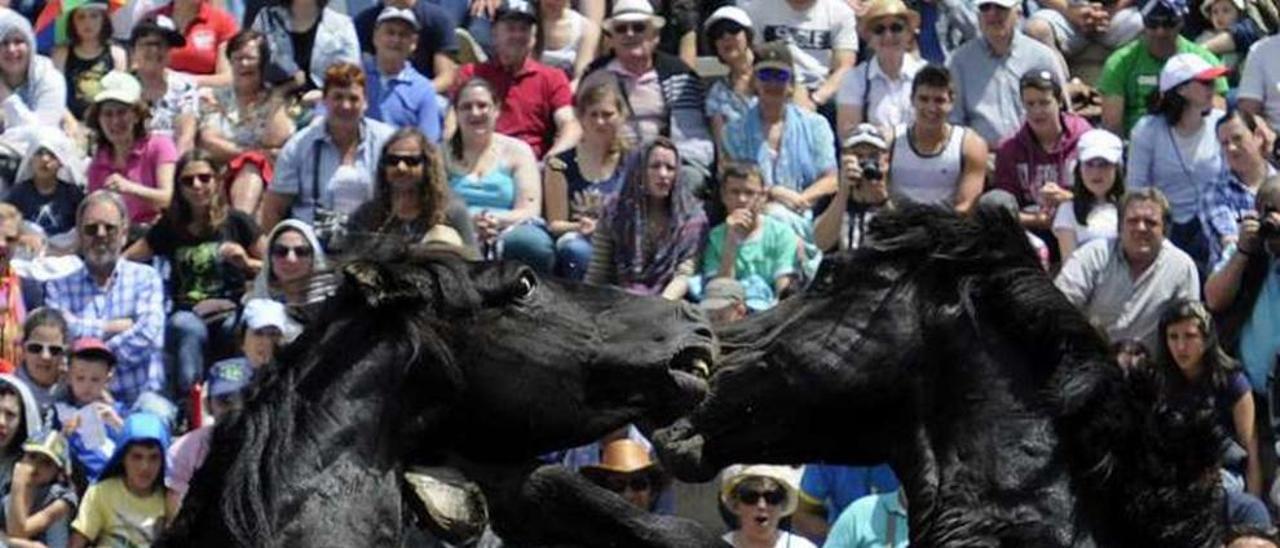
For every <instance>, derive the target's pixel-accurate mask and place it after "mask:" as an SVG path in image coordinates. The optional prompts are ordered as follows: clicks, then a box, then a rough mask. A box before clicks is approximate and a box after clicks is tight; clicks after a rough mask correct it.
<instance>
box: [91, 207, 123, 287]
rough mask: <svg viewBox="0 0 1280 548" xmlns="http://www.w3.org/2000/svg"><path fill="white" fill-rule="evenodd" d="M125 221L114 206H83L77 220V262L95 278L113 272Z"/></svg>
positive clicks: (120, 246) (121, 245) (120, 245)
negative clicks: (80, 261) (78, 253)
mask: <svg viewBox="0 0 1280 548" xmlns="http://www.w3.org/2000/svg"><path fill="white" fill-rule="evenodd" d="M127 229H128V226H127V221H126V219H125V217H124V214H123V212H122V211H120V210H119V209H117V208H116V206H115V204H113V203H111V202H109V201H106V200H96V201H94V202H92V203H90V204H89V205H87V206H85V208H84V213H83V215H82V217H81V219H80V224H79V236H80V258H81V259H82V260H83V261H84V263H85V266H86V267H88V268H89V270H90V271H91V272H92V273H94V274H95V277H103V278H105V275H109V274H110V273H111V272H113V271H114V270H115V265H116V261H117V260H119V258H120V250H121V249H122V248H123V247H124V239H125V236H126V234H125V232H126V231H127Z"/></svg>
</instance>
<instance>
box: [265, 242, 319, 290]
mask: <svg viewBox="0 0 1280 548" xmlns="http://www.w3.org/2000/svg"><path fill="white" fill-rule="evenodd" d="M276 246H284V247H287V248H290V249H289V253H288V254H287V255H285V256H283V257H280V256H276V255H275V252H274V248H275V247H276ZM271 247H272V248H273V252H272V257H271V272H272V274H274V275H275V278H276V281H277V282H279V283H281V284H288V283H292V282H296V281H298V280H301V279H303V278H305V277H307V276H309V275H310V274H311V269H312V258H313V256H314V253H313V254H309V255H307V256H305V257H300V256H298V253H296V252H294V251H293V250H294V249H296V248H299V247H306V248H308V249H310V247H311V243H310V242H308V241H307V238H306V237H305V236H303V235H302V233H300V232H298V231H296V230H285V231H283V232H281V233H280V234H279V235H277V236H276V239H275V241H274V242H272V244H271Z"/></svg>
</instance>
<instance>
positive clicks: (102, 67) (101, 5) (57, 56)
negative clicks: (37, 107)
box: [53, 0, 129, 120]
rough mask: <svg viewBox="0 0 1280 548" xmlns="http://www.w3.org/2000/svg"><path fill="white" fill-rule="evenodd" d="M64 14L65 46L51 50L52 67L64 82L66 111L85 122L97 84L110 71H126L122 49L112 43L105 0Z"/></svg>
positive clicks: (79, 5)
mask: <svg viewBox="0 0 1280 548" xmlns="http://www.w3.org/2000/svg"><path fill="white" fill-rule="evenodd" d="M72 5H73V6H75V7H73V8H71V11H70V13H68V14H67V43H66V44H62V45H59V46H58V47H56V48H54V50H53V63H54V65H55V66H57V67H58V70H59V71H61V72H62V73H63V74H64V75H65V78H66V82H67V109H68V110H70V111H71V115H72V116H75V117H76V119H77V120H84V117H85V110H86V109H88V108H89V104H90V103H92V102H93V96H94V95H97V94H98V92H99V91H101V90H102V86H101V85H100V84H99V83H98V82H99V81H100V80H102V77H103V76H105V75H106V74H107V73H108V72H111V71H112V69H115V70H127V69H128V68H129V67H128V64H126V62H125V51H124V48H122V47H120V46H117V45H115V44H113V43H112V42H111V35H112V28H111V16H110V15H109V14H108V8H109V7H110V6H109V5H108V4H107V1H106V0H88V1H87V2H79V3H76V4H72Z"/></svg>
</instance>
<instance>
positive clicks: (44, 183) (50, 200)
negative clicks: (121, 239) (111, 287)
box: [4, 131, 86, 248]
mask: <svg viewBox="0 0 1280 548" xmlns="http://www.w3.org/2000/svg"><path fill="white" fill-rule="evenodd" d="M84 160H85V159H84V157H83V155H82V154H81V153H80V152H79V151H77V150H76V149H75V145H74V144H73V143H72V142H71V141H70V140H69V139H67V137H66V135H63V134H61V133H56V132H52V131H42V132H39V133H37V134H36V135H35V136H34V140H33V141H32V143H31V146H30V147H29V148H27V155H26V157H24V158H23V159H22V164H21V165H19V166H18V173H17V175H16V176H14V180H15V181H17V183H18V184H17V185H15V186H14V187H13V188H11V189H9V194H8V195H6V196H5V197H4V201H6V202H9V203H11V204H13V205H14V206H15V207H17V208H18V211H20V212H22V218H23V219H24V220H26V221H28V222H32V223H35V224H37V225H39V226H40V228H41V229H42V230H44V233H45V236H46V237H47V238H49V239H50V240H51V242H52V243H54V245H55V247H64V248H65V247H69V244H72V243H74V242H72V241H71V240H74V238H75V234H74V232H73V229H75V227H76V208H77V207H78V206H79V205H80V201H81V200H83V199H84V184H85V167H86V166H85V161H84ZM60 243H61V245H58V244H60Z"/></svg>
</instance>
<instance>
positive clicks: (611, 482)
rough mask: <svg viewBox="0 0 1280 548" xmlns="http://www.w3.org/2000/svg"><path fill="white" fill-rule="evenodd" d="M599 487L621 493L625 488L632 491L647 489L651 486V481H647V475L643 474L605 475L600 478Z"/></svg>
mask: <svg viewBox="0 0 1280 548" xmlns="http://www.w3.org/2000/svg"><path fill="white" fill-rule="evenodd" d="M601 484H602V485H601V487H604V488H605V489H608V490H610V491H613V492H614V493H623V492H626V490H627V489H631V490H632V491H636V492H640V491H648V490H649V489H650V488H652V487H653V483H652V482H650V481H649V476H647V475H645V474H632V475H627V476H615V475H610V476H605V477H604V478H602V479H601Z"/></svg>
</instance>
